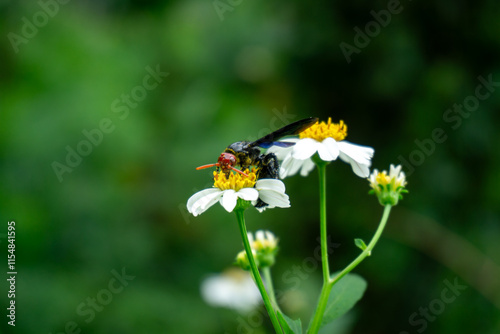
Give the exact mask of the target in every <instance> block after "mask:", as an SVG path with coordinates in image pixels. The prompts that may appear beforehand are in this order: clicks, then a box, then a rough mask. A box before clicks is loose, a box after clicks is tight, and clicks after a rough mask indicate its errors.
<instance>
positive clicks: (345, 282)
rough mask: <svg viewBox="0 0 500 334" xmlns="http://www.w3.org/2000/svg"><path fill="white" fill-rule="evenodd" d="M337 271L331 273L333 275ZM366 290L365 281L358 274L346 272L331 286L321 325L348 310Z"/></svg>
mask: <svg viewBox="0 0 500 334" xmlns="http://www.w3.org/2000/svg"><path fill="white" fill-rule="evenodd" d="M337 274H338V272H337V273H333V275H332V277H335V276H336V275H337ZM365 290H366V281H365V280H364V279H363V278H362V277H361V276H359V275H356V274H347V275H345V276H344V277H342V278H341V279H340V281H338V282H337V284H335V285H334V286H333V289H332V292H331V293H330V297H329V298H328V303H327V305H326V309H325V314H324V315H323V322H322V323H321V326H324V325H326V324H328V323H329V322H332V321H333V320H335V319H337V318H338V317H340V316H341V315H343V314H345V313H346V312H347V311H349V310H350V309H351V308H352V307H353V306H354V305H355V304H356V302H357V301H358V300H360V299H361V297H363V294H364V293H365Z"/></svg>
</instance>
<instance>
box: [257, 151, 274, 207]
mask: <svg viewBox="0 0 500 334" xmlns="http://www.w3.org/2000/svg"><path fill="white" fill-rule="evenodd" d="M257 166H258V167H259V174H258V177H257V179H278V178H279V163H278V158H277V157H276V155H275V154H274V153H269V154H261V155H260V156H259V158H258V160H257ZM267 205H268V204H267V203H266V202H264V201H263V200H261V199H260V198H259V199H258V200H257V203H256V204H255V207H256V208H264V207H266V206H267Z"/></svg>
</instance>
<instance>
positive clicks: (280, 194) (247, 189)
mask: <svg viewBox="0 0 500 334" xmlns="http://www.w3.org/2000/svg"><path fill="white" fill-rule="evenodd" d="M238 198H241V199H242V200H245V201H250V202H252V203H253V204H254V205H255V204H256V203H257V199H259V198H260V199H261V200H262V201H264V202H265V203H267V204H268V206H267V207H268V208H274V207H280V208H288V207H290V201H289V199H288V195H287V194H285V184H284V183H283V182H282V181H281V180H276V179H261V180H257V181H256V176H255V173H253V172H249V173H248V176H243V175H241V174H238V173H236V174H234V173H231V174H230V175H229V177H226V176H225V174H224V172H220V173H216V172H214V187H213V188H208V189H204V190H201V191H199V192H197V193H196V194H194V195H193V196H191V197H190V198H189V199H188V201H187V209H188V211H189V212H190V213H192V214H193V215H194V216H198V215H200V214H202V213H203V212H205V211H206V210H207V209H208V208H210V207H211V206H212V205H214V204H215V203H217V202H219V203H220V204H221V205H222V207H224V209H226V211H227V212H232V211H233V210H234V208H235V207H236V203H237V201H238ZM260 209H262V208H260Z"/></svg>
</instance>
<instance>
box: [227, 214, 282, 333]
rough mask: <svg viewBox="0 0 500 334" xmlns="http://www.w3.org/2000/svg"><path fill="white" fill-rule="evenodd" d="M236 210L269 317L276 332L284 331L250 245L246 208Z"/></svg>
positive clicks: (244, 242) (244, 244)
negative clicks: (245, 215)
mask: <svg viewBox="0 0 500 334" xmlns="http://www.w3.org/2000/svg"><path fill="white" fill-rule="evenodd" d="M235 212H236V218H237V219H238V226H239V228H240V233H241V239H243V246H244V247H245V251H246V253H247V256H248V260H249V262H250V269H251V270H252V274H253V276H254V278H255V283H256V284H257V288H259V291H260V294H261V295H262V299H263V300H264V305H265V307H266V310H267V313H269V317H270V318H271V322H272V323H273V327H274V330H275V331H276V333H283V332H282V330H281V326H280V324H279V321H278V318H277V316H276V313H275V312H274V309H273V306H272V304H271V300H270V299H269V296H268V295H267V291H266V288H265V287H264V283H263V282H262V278H261V277H260V273H259V269H258V268H257V265H256V264H255V259H254V257H253V253H252V248H251V247H250V242H249V241H248V235H247V228H246V226H245V217H244V215H243V212H244V209H236V210H235Z"/></svg>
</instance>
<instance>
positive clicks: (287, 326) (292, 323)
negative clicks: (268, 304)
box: [277, 311, 302, 334]
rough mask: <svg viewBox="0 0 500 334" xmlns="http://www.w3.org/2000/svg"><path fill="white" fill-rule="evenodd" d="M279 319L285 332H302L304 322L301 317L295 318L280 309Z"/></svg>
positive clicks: (298, 333)
mask: <svg viewBox="0 0 500 334" xmlns="http://www.w3.org/2000/svg"><path fill="white" fill-rule="evenodd" d="M277 313H278V321H279V323H280V325H281V328H283V330H284V331H285V334H302V322H301V321H300V319H297V320H293V319H290V318H289V317H287V316H286V315H284V314H283V313H281V311H278V312H277Z"/></svg>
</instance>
